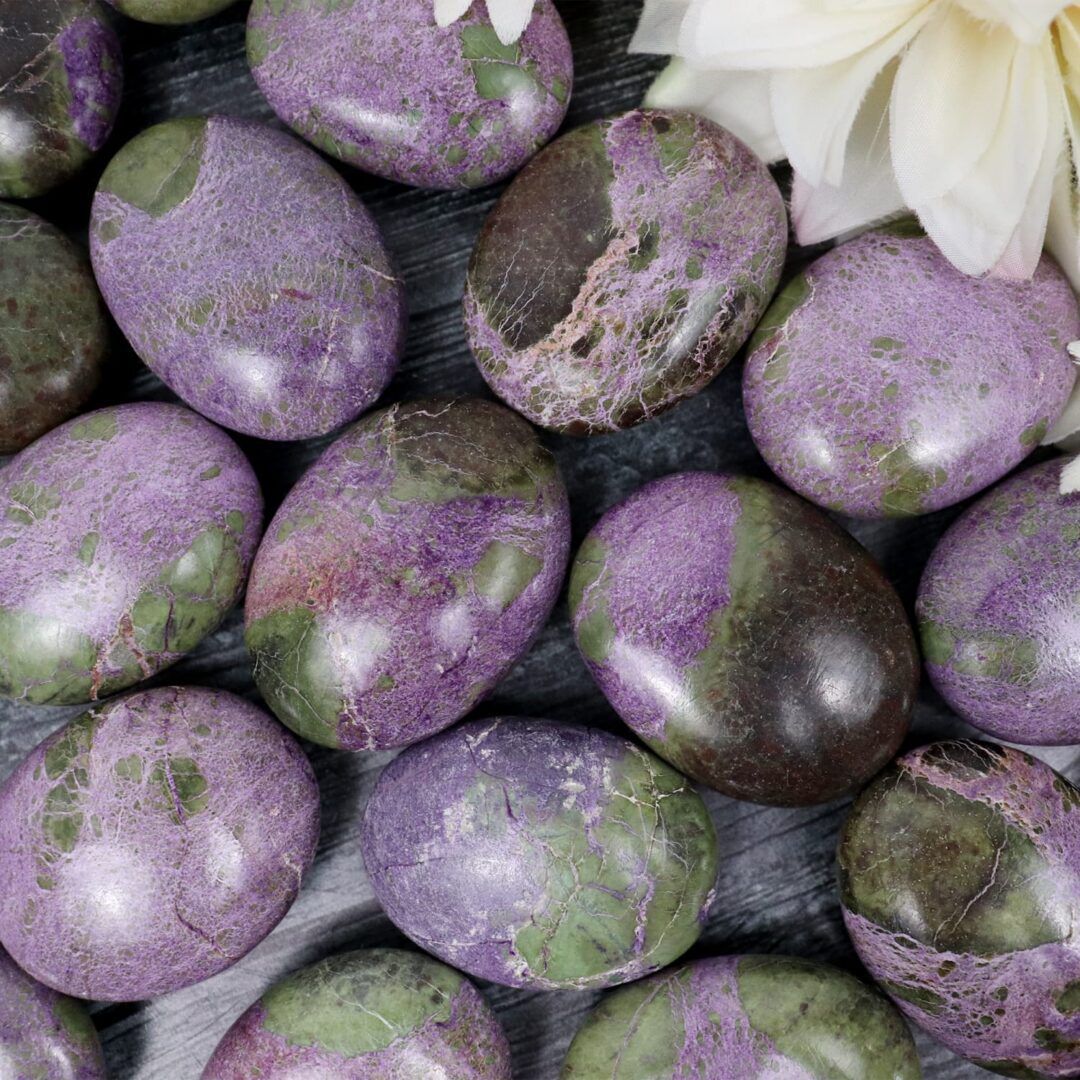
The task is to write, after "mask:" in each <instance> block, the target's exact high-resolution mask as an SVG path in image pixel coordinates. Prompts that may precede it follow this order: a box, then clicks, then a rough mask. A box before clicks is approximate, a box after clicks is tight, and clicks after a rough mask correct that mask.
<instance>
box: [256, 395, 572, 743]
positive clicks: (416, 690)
mask: <svg viewBox="0 0 1080 1080" xmlns="http://www.w3.org/2000/svg"><path fill="white" fill-rule="evenodd" d="M569 547H570V514H569V509H568V505H567V496H566V488H565V487H564V486H563V482H562V478H561V477H560V476H559V472H558V468H557V467H556V464H555V460H554V458H553V457H552V456H551V454H550V453H548V451H547V450H545V449H544V447H543V446H542V445H541V443H540V441H539V439H537V437H536V432H535V431H534V430H533V429H532V428H531V427H529V425H528V424H526V423H525V422H524V421H523V420H522V419H521V418H520V417H518V416H515V415H514V414H513V413H512V412H510V411H509V410H508V409H504V408H503V407H502V406H501V405H496V404H495V403H493V402H487V401H480V400H477V399H464V400H461V401H456V402H447V401H438V400H429V401H416V402H409V403H406V404H403V405H394V406H392V407H391V408H389V409H383V410H380V411H378V412H375V413H372V414H371V415H369V416H367V417H365V418H364V419H363V420H361V421H360V422H359V423H358V424H356V425H355V426H354V427H352V428H351V429H350V430H349V431H347V432H346V433H345V434H344V435H343V436H342V437H341V438H340V439H339V440H338V441H337V442H336V443H334V444H333V445H332V446H331V447H330V448H329V449H328V450H327V451H326V452H325V453H324V454H323V456H322V457H321V458H320V459H319V460H318V461H317V462H316V464H315V465H314V466H313V467H312V469H311V471H310V472H309V473H308V474H307V475H306V476H305V477H304V478H303V479H302V480H301V481H300V482H299V483H298V484H297V485H296V487H295V488H294V489H293V490H292V492H291V493H290V494H289V496H288V498H286V500H285V502H284V503H283V504H282V506H281V509H280V510H279V511H278V513H277V516H276V517H275V518H274V520H273V521H272V522H271V524H270V527H269V529H267V532H266V537H265V539H264V540H263V543H262V545H261V546H260V548H259V553H258V556H257V557H256V559H255V565H254V567H253V568H252V572H251V583H250V585H249V587H248V593H247V644H248V648H249V649H250V650H251V653H252V656H253V658H254V661H255V681H256V682H257V683H258V685H259V689H260V690H261V691H262V694H263V697H264V698H265V699H266V701H267V703H268V704H269V705H270V707H271V708H272V709H273V710H274V712H275V713H276V714H277V715H278V717H279V718H280V719H281V720H282V721H283V722H284V723H286V724H288V725H289V726H290V727H291V728H292V729H293V730H294V731H296V732H298V733H299V734H301V735H303V736H304V737H305V738H307V739H311V740H312V741H313V742H317V743H322V744H323V745H325V746H337V747H341V748H342V749H344V750H376V749H385V748H387V747H391V746H404V745H406V744H407V743H411V742H415V741H416V740H417V739H422V738H425V737H426V736H428V735H431V734H433V733H434V732H436V731H439V730H441V729H442V728H444V727H446V726H447V725H449V724H452V723H455V722H456V721H457V720H460V719H461V718H462V717H463V716H464V715H465V714H466V713H467V712H468V711H469V710H470V709H471V708H472V707H473V706H474V705H475V704H476V703H477V702H478V701H479V700H480V699H481V698H483V697H484V696H485V695H486V694H488V693H489V692H490V691H491V690H492V689H493V688H494V687H495V685H496V684H497V683H498V682H499V681H500V680H501V679H502V678H503V676H505V675H506V674H507V673H508V672H509V671H510V669H511V667H513V665H514V664H515V663H516V662H517V661H518V660H519V659H520V658H521V656H522V655H523V654H524V653H525V652H526V650H527V649H528V648H529V646H530V645H531V644H532V642H533V639H534V638H535V637H536V635H537V634H538V633H539V632H540V630H541V629H542V628H543V626H544V623H545V622H546V621H547V618H548V616H549V615H550V614H551V609H552V607H553V606H554V603H555V599H556V597H557V595H558V592H559V589H560V587H561V585H562V580H563V574H564V573H565V570H566V561H567V557H568V554H569Z"/></svg>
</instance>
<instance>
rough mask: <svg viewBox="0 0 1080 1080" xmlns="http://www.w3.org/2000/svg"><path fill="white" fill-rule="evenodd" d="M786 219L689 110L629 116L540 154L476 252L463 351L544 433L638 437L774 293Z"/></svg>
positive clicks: (702, 378)
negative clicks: (628, 430) (636, 429)
mask: <svg viewBox="0 0 1080 1080" xmlns="http://www.w3.org/2000/svg"><path fill="white" fill-rule="evenodd" d="M786 244H787V218H786V215H785V211H784V203H783V200H782V199H781V197H780V192H779V190H778V189H777V187H776V184H775V183H774V182H773V179H772V177H771V176H770V175H769V172H768V170H767V169H766V168H765V166H764V165H763V164H762V163H761V162H760V161H759V160H758V159H757V158H756V157H755V156H754V155H753V154H752V153H751V151H750V150H749V149H747V147H745V146H744V145H743V144H742V143H741V142H739V141H738V140H737V139H736V138H735V137H734V136H733V135H730V134H729V133H728V132H726V131H724V130H723V129H722V128H719V127H717V126H716V125H715V124H712V123H710V122H709V121H708V120H704V119H702V118H700V117H695V116H692V115H690V114H689V113H685V114H680V113H667V112H658V111H649V110H635V111H633V112H629V113H625V114H623V115H621V116H618V117H615V118H613V119H608V120H602V121H597V122H594V123H591V124H587V125H586V126H585V127H582V128H579V129H577V130H576V131H573V132H571V133H570V134H569V135H564V136H562V137H561V138H560V139H558V140H556V141H555V142H554V143H552V145H551V146H550V147H548V148H547V149H545V150H544V151H543V152H542V153H541V154H539V155H537V157H536V158H535V160H534V161H532V162H531V163H530V164H529V165H528V166H527V167H526V168H525V170H524V171H523V172H522V173H521V174H520V175H519V176H518V177H517V178H516V179H515V181H514V183H513V184H512V185H511V186H510V188H509V189H508V190H507V192H506V194H505V195H503V197H502V199H500V201H499V202H498V204H497V205H496V207H495V209H494V210H493V211H492V213H491V215H490V216H489V217H488V219H487V222H486V224H485V225H484V228H483V231H482V232H481V233H480V236H479V238H478V240H477V242H476V246H475V248H474V249H473V254H472V259H471V261H470V263H469V272H468V279H467V282H466V289H465V322H466V329H467V332H468V335H469V344H470V347H471V348H472V351H473V355H474V356H475V357H476V361H477V363H478V365H479V367H480V371H481V373H482V374H483V376H484V378H485V379H486V380H487V381H488V383H489V384H490V386H491V388H492V389H493V390H494V391H495V392H496V393H497V394H498V395H499V396H500V397H501V398H503V400H504V401H506V402H507V403H508V404H510V405H512V406H513V407H514V408H515V409H517V410H518V411H519V412H521V413H523V414H524V415H525V416H527V417H529V419H530V420H533V421H534V422H535V423H537V424H540V425H542V426H543V427H548V428H553V429H555V430H557V431H564V432H568V433H570V434H591V433H595V432H601V431H613V430H617V429H619V428H624V427H629V426H631V425H633V424H636V423H639V422H641V421H642V420H647V419H648V418H649V417H651V416H654V415H656V414H657V413H660V412H663V411H664V410H665V409H668V408H670V407H671V406H672V405H674V404H676V403H677V402H678V401H680V400H682V399H683V398H686V397H690V396H691V395H693V394H696V393H697V392H698V391H699V390H701V389H702V388H703V387H705V386H706V385H708V383H709V382H711V381H712V379H713V378H714V377H715V376H716V375H717V374H718V373H719V372H720V371H721V370H723V368H724V367H725V366H726V365H727V363H728V361H729V360H730V359H731V358H732V356H733V355H734V354H735V352H736V351H737V350H738V349H739V347H740V346H741V345H742V344H743V342H744V341H745V340H746V339H747V338H748V337H749V335H750V332H751V331H752V330H753V328H754V326H755V325H756V324H757V321H758V319H759V318H760V317H761V314H762V312H763V311H764V310H765V306H766V305H767V304H768V302H769V299H770V298H771V297H772V294H773V291H774V290H775V289H776V285H777V283H778V282H779V280H780V271H781V268H782V266H783V262H784V253H785V251H786Z"/></svg>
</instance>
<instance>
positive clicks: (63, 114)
mask: <svg viewBox="0 0 1080 1080" xmlns="http://www.w3.org/2000/svg"><path fill="white" fill-rule="evenodd" d="M3 7H4V10H3V20H2V22H0V131H2V132H3V136H4V137H3V140H2V141H0V198H16V199H28V198H32V197H34V196H36V195H44V194H45V193H46V192H47V191H51V190H52V189H53V188H54V187H56V186H57V185H58V184H61V183H63V182H64V181H65V180H68V179H70V178H71V177H72V176H74V175H75V174H76V173H77V172H78V171H79V170H80V169H81V168H82V167H83V165H85V164H86V162H87V161H89V160H90V158H91V157H92V156H93V155H94V154H95V153H96V152H97V151H98V150H100V149H101V147H102V146H104V144H105V140H106V139H107V138H108V137H109V134H110V132H111V131H112V127H113V122H114V121H115V119H116V113H117V111H118V109H119V108H120V95H121V93H122V91H123V84H124V69H123V58H122V57H121V55H120V42H119V40H118V39H117V36H116V33H115V31H114V30H113V28H112V26H111V25H110V24H109V22H108V20H107V19H106V18H105V15H104V12H103V11H102V9H101V8H100V7H99V6H98V5H97V4H96V3H95V2H94V0H4V5H3Z"/></svg>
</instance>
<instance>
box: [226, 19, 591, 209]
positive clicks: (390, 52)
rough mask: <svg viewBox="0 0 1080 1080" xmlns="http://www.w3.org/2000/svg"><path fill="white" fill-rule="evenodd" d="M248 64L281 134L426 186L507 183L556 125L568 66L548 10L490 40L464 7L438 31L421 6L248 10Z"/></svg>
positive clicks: (566, 92) (562, 31) (562, 38)
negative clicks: (515, 32)
mask: <svg viewBox="0 0 1080 1080" xmlns="http://www.w3.org/2000/svg"><path fill="white" fill-rule="evenodd" d="M247 51H248V61H249V63H250V64H251V70H252V72H253V74H254V75H255V81H256V82H257V83H258V84H259V88H260V89H261V90H262V92H263V93H264V94H265V95H266V97H267V100H268V101H269V102H270V105H271V107H272V108H273V109H274V111H275V112H276V113H277V114H278V116H280V117H281V119H282V120H284V121H285V123H287V124H289V125H290V126H291V127H292V128H294V129H295V130H296V131H298V132H299V133H300V134H301V135H303V136H304V138H306V139H309V140H310V141H311V142H313V143H314V144H315V145H316V146H318V147H319V148H320V149H321V150H325V151H326V152H327V153H328V154H332V155H334V157H336V158H339V159H341V160H342V161H346V162H348V163H349V164H350V165H356V166H358V167H359V168H361V169H366V170H367V171H368V172H373V173H377V174H378V175H379V176H386V177H389V178H390V179H391V180H398V181H400V182H401V183H404V184H413V185H416V186H417V187H427V188H463V187H464V188H476V187H482V186H483V185H485V184H492V183H494V182H495V181H496V180H500V179H502V178H503V177H505V176H509V175H511V174H512V173H515V172H517V170H518V169H520V168H521V166H522V165H524V164H525V162H526V161H527V160H528V159H529V158H530V157H531V156H532V155H533V154H534V153H535V152H536V151H537V150H538V149H539V148H540V147H541V146H543V145H544V143H546V142H547V141H548V140H549V139H550V138H551V137H552V135H554V134H555V132H556V131H557V130H558V128H559V125H560V124H561V123H562V120H563V117H564V116H565V115H566V109H567V105H568V104H569V100H570V88H571V85H572V83H573V78H574V62H573V57H572V55H571V52H570V42H569V40H568V38H567V36H566V28H565V27H564V26H563V22H562V19H561V18H560V17H559V13H558V11H556V9H555V5H554V4H553V3H552V2H551V0H537V3H536V6H535V9H534V11H533V15H532V19H531V21H530V22H529V25H528V27H527V28H526V30H525V33H524V34H523V35H522V36H521V38H520V39H519V40H518V41H516V42H515V43H514V44H512V45H504V44H502V42H500V41H499V38H498V37H497V36H496V34H495V31H494V29H492V26H491V21H490V19H489V18H488V14H487V10H486V8H485V6H484V4H483V3H482V2H481V0H475V2H474V3H473V4H472V6H471V7H470V9H469V11H468V12H467V13H466V14H465V15H464V16H463V17H462V18H461V19H459V20H458V21H457V22H454V23H452V24H451V25H450V26H448V27H440V26H438V25H437V24H436V22H435V7H434V5H433V4H432V3H431V2H430V0H335V2H333V3H327V0H255V2H254V3H253V4H252V6H251V12H250V14H249V16H248V36H247Z"/></svg>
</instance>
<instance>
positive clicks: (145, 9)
mask: <svg viewBox="0 0 1080 1080" xmlns="http://www.w3.org/2000/svg"><path fill="white" fill-rule="evenodd" d="M107 2H108V3H110V4H112V6H113V7H114V8H116V10H117V11H120V12H122V13H123V14H125V15H127V16H128V18H130V19H138V20H139V21H140V22H147V23H158V24H159V25H162V26H179V25H180V24H182V23H189V22H198V21H199V20H200V19H207V18H209V17H210V16H211V15H216V14H217V13H218V12H219V11H224V10H225V9H226V8H227V7H230V6H231V5H232V4H234V3H236V0H107Z"/></svg>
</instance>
